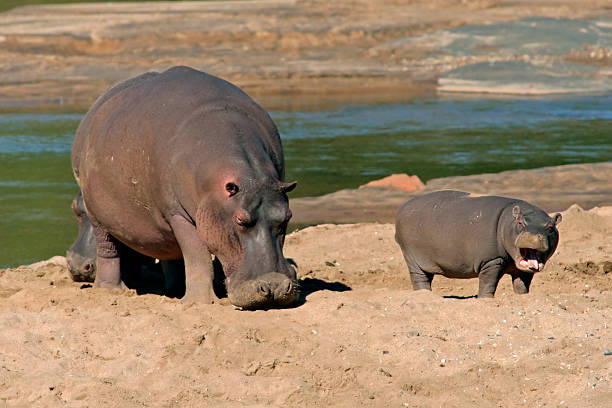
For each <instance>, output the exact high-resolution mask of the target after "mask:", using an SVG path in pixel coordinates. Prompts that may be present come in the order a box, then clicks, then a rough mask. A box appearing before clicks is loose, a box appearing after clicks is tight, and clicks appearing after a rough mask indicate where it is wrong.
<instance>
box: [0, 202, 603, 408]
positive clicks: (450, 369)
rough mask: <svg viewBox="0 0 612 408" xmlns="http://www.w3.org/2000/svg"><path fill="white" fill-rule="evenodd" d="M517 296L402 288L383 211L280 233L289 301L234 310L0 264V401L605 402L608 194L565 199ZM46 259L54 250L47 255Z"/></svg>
mask: <svg viewBox="0 0 612 408" xmlns="http://www.w3.org/2000/svg"><path fill="white" fill-rule="evenodd" d="M560 234H561V241H560V246H559V248H558V250H557V253H556V254H555V255H554V257H553V258H552V259H551V260H550V262H549V264H548V265H547V266H546V268H545V270H544V271H543V272H541V273H539V274H538V275H537V276H536V277H535V278H534V282H533V285H532V291H531V293H530V294H528V295H523V296H519V295H515V294H513V293H512V290H511V284H510V279H509V278H507V277H506V278H504V279H503V280H502V282H501V284H500V287H499V288H498V291H497V295H496V297H495V299H492V300H481V299H476V298H474V297H473V296H474V295H475V293H476V292H477V280H474V279H472V280H449V279H445V278H441V277H436V279H434V290H433V293H429V292H422V291H420V292H413V291H412V290H411V289H410V282H409V279H408V273H407V270H406V267H405V265H404V262H403V260H402V258H401V253H400V251H399V248H398V247H397V245H396V244H395V242H394V240H393V226H392V225H390V224H351V225H319V226H316V227H311V228H307V229H304V230H302V231H298V232H296V233H293V234H291V235H289V236H288V237H287V241H286V250H285V255H286V256H288V257H291V258H293V259H294V260H295V262H297V264H298V266H299V277H300V280H301V284H302V290H303V298H304V302H303V304H301V305H300V306H298V307H296V308H292V309H286V310H270V311H256V312H243V311H238V310H235V309H234V308H233V307H232V306H229V305H210V306H207V305H183V304H182V303H181V302H180V301H178V300H173V299H168V298H165V297H161V296H157V295H143V296H138V295H135V293H133V292H127V293H111V292H108V291H105V290H96V289H93V288H91V287H89V286H88V285H82V284H79V283H74V282H72V281H71V280H70V278H69V277H68V272H67V270H66V268H65V266H63V265H61V263H62V260H63V258H61V257H58V258H55V260H54V261H52V262H51V263H41V264H38V265H36V266H34V267H26V266H24V267H20V268H16V269H7V270H3V271H0V333H2V335H0V348H1V349H2V355H1V356H0V381H1V382H2V385H3V387H2V390H1V391H0V401H2V403H3V404H6V406H49V407H51V406H59V405H66V406H71V407H86V406H98V407H104V406H122V407H140V406H162V407H189V406H193V407H196V406H198V407H201V406H211V407H212V406H214V407H245V406H261V407H264V406H285V407H286V406H309V407H312V406H321V407H323V406H337V407H356V406H372V407H389V406H398V407H401V406H409V407H435V406H441V405H444V406H455V407H461V406H468V405H469V406H473V407H491V406H504V407H511V406H533V407H540V406H570V407H572V406H573V407H578V406H589V407H601V408H603V407H608V406H609V405H610V401H612V377H611V375H612V372H611V371H610V364H611V363H612V360H611V359H612V356H606V355H604V351H605V349H606V348H608V349H611V348H612V343H611V342H610V339H611V338H612V337H611V336H610V330H611V329H610V326H611V325H612V321H611V320H610V315H611V312H612V301H611V300H612V296H611V291H610V276H611V274H612V259H611V257H610V254H612V242H611V241H610V239H609V237H610V234H612V207H602V208H594V209H592V210H590V211H583V210H581V209H580V208H579V207H576V206H573V207H571V208H569V209H568V210H567V211H565V212H564V213H563V223H562V224H561V225H560ZM54 262H57V264H55V263H54Z"/></svg>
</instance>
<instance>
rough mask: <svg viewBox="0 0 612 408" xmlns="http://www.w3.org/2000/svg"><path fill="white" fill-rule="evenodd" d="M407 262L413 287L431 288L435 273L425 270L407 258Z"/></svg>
mask: <svg viewBox="0 0 612 408" xmlns="http://www.w3.org/2000/svg"><path fill="white" fill-rule="evenodd" d="M406 264H408V270H409V271H410V281H411V282H412V288H413V289H414V290H421V289H426V290H431V282H432V281H433V277H434V274H433V273H429V272H425V271H424V270H422V269H421V268H419V267H418V266H416V265H415V264H414V263H412V262H411V261H409V260H408V259H406Z"/></svg>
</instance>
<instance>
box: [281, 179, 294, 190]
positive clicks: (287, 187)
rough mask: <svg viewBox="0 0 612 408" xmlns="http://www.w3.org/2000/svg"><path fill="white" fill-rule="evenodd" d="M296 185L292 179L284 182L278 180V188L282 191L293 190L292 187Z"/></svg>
mask: <svg viewBox="0 0 612 408" xmlns="http://www.w3.org/2000/svg"><path fill="white" fill-rule="evenodd" d="M295 186H297V181H292V182H291V183H285V182H283V181H281V182H280V190H281V192H283V193H288V192H290V191H293V189H294V188H295Z"/></svg>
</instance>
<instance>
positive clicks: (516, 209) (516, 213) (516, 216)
mask: <svg viewBox="0 0 612 408" xmlns="http://www.w3.org/2000/svg"><path fill="white" fill-rule="evenodd" d="M512 215H513V216H514V219H515V220H518V219H519V218H520V217H521V208H520V207H519V206H518V205H515V206H514V207H512Z"/></svg>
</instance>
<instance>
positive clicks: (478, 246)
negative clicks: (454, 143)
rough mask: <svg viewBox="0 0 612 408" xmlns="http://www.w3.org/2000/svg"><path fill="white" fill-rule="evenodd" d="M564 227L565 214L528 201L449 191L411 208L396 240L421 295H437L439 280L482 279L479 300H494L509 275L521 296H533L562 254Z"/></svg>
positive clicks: (399, 222)
mask: <svg viewBox="0 0 612 408" xmlns="http://www.w3.org/2000/svg"><path fill="white" fill-rule="evenodd" d="M560 222H561V214H558V213H557V214H555V215H554V216H553V217H552V218H551V217H549V216H548V214H546V213H545V212H544V211H543V210H541V209H539V208H537V207H535V206H533V205H531V204H529V203H527V202H525V201H521V200H517V199H513V198H506V197H498V196H475V195H471V194H469V193H465V192H462V191H450V190H448V191H447V190H445V191H437V192H434V193H430V194H425V195H422V196H418V197H415V198H413V199H411V200H409V201H408V202H406V203H405V204H404V205H403V206H402V207H401V208H400V209H399V211H398V214H397V219H396V231H395V239H396V241H397V242H398V244H399V245H400V247H401V249H402V252H403V254H404V258H405V259H406V263H407V264H408V269H409V271H410V279H411V281H412V286H413V288H414V289H415V290H418V289H428V290H431V281H432V279H433V276H434V275H436V274H440V275H444V276H446V277H448V278H476V277H478V278H479V285H478V297H493V295H494V294H495V289H496V288H497V284H498V283H499V280H500V279H501V277H502V276H503V275H504V274H509V275H511V276H512V283H513V287H514V291H515V292H516V293H520V294H522V293H528V292H529V285H530V284H531V279H532V278H533V274H534V273H536V272H539V271H541V270H542V268H543V267H544V264H545V263H546V261H547V260H548V259H549V258H550V257H551V256H552V254H553V252H554V251H555V249H556V248H557V244H558V242H559V232H558V231H557V228H556V225H557V224H559V223H560Z"/></svg>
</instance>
